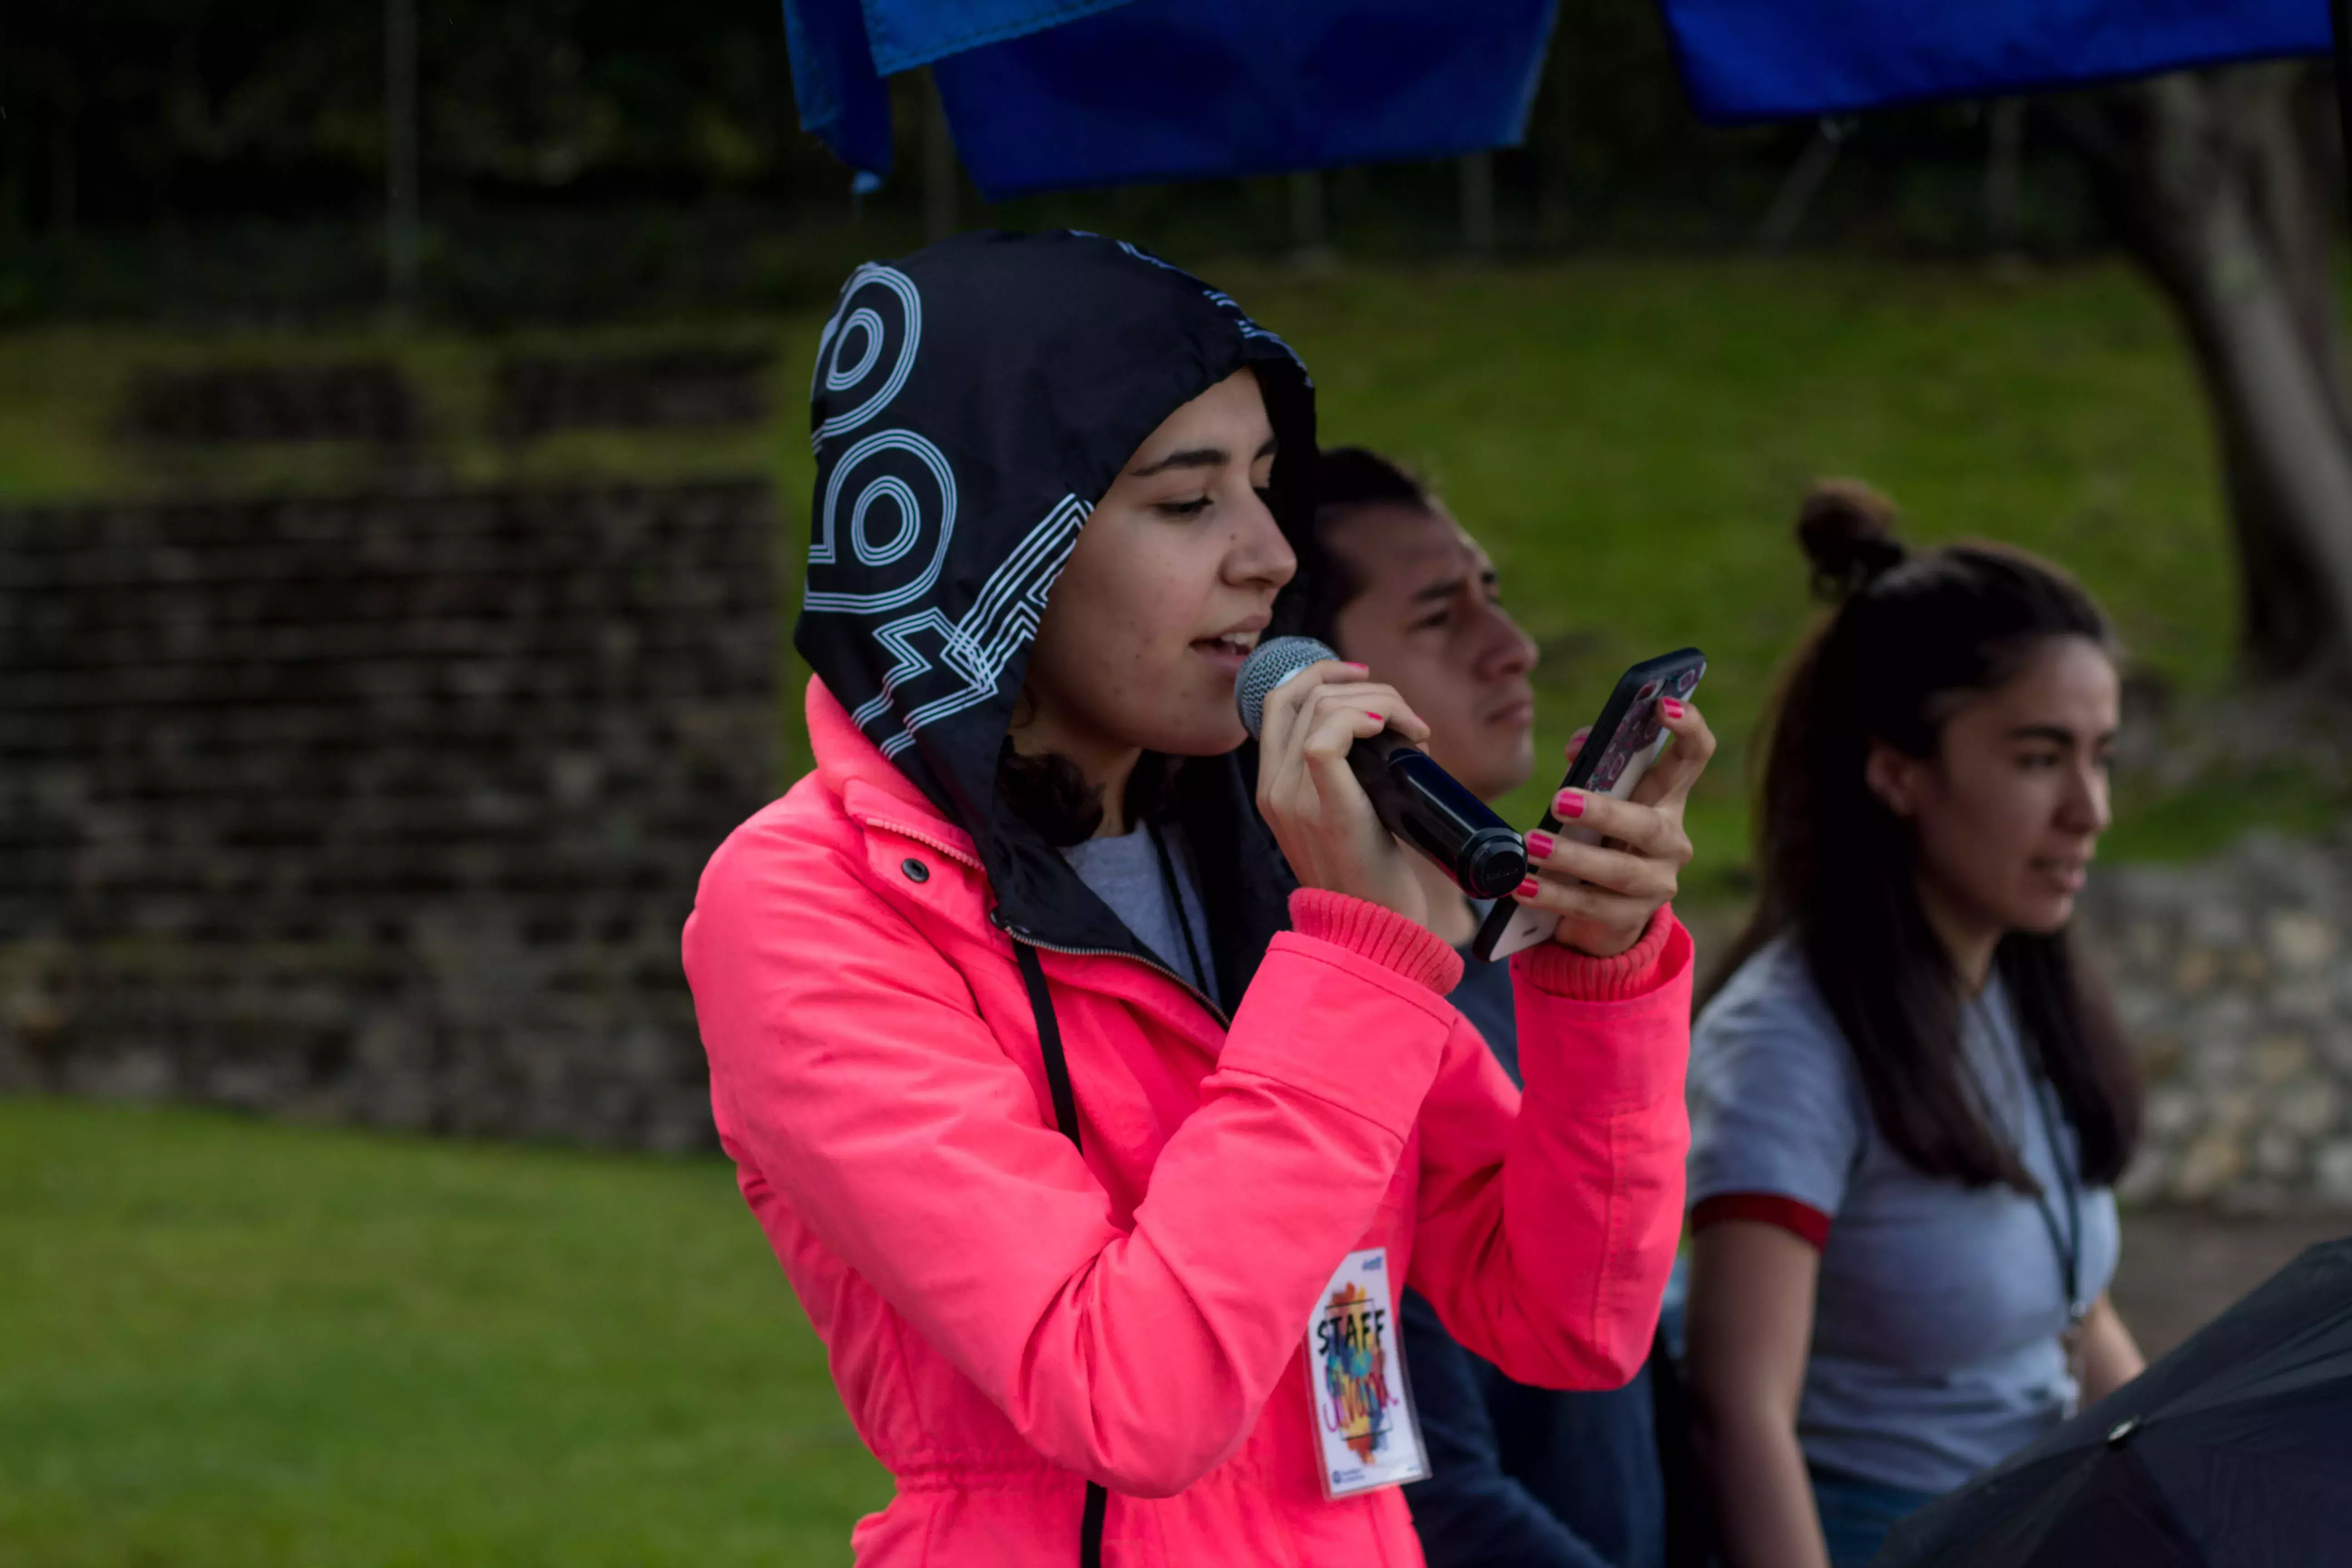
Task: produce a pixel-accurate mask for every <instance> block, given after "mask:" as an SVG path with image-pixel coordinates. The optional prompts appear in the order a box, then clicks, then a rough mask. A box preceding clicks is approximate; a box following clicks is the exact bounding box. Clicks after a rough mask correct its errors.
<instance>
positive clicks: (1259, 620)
mask: <svg viewBox="0 0 2352 1568" xmlns="http://www.w3.org/2000/svg"><path fill="white" fill-rule="evenodd" d="M1273 618H1274V617H1273V616H1267V615H1258V616H1251V617H1250V618H1249V619H1248V620H1246V621H1244V622H1242V623H1241V624H1240V625H1239V626H1228V627H1226V628H1225V629H1224V630H1223V631H1221V632H1219V633H1217V634H1216V635H1215V636H1214V637H1194V638H1193V639H1192V651H1193V652H1194V653H1195V654H1197V655H1199V656H1200V657H1201V658H1204V659H1206V660H1208V661H1209V663H1210V664H1212V665H1213V666H1214V667H1215V668H1216V669H1217V671H1218V672H1219V673H1220V674H1222V675H1223V677H1224V678H1225V679H1228V680H1230V679H1234V678H1236V677H1238V676H1239V675H1240V674H1241V672H1242V666H1243V665H1244V664H1247V663H1248V662H1249V657H1250V655H1251V654H1253V653H1255V652H1256V651H1257V639H1258V638H1259V637H1260V636H1261V635H1263V634H1264V633H1265V628H1266V623H1267V622H1269V621H1271V620H1272V619H1273Z"/></svg>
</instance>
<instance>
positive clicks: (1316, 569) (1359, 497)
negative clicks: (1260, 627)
mask: <svg viewBox="0 0 2352 1568" xmlns="http://www.w3.org/2000/svg"><path fill="white" fill-rule="evenodd" d="M1377 506H1401V507H1404V508H1407V509H1408V510H1413V511H1432V510H1435V508H1436V503H1435V502H1434V501H1433V500H1431V499H1430V494H1429V487H1428V486H1426V485H1424V484H1423V483H1422V482H1421V480H1419V479H1415V478H1414V477H1413V476H1412V474H1411V473H1410V472H1408V471H1407V470H1406V469H1404V468H1402V467H1401V466H1400V465H1398V464H1396V463H1394V462H1391V460H1390V459H1388V458H1383V457H1381V455H1380V454H1379V453H1378V452H1372V451H1367V450H1366V449H1365V448H1363V447H1327V448H1325V449H1324V450H1323V451H1322V452H1320V453H1319V454H1318V455H1317V458H1316V464H1315V540H1314V543H1315V548H1314V551H1313V552H1312V553H1311V554H1309V555H1307V556H1306V557H1303V558H1302V559H1301V560H1300V561H1299V563H1298V576H1297V578H1296V579H1294V580H1293V582H1292V584H1291V591H1292V593H1293V594H1295V595H1297V604H1298V629H1299V630H1300V631H1302V632H1304V633H1305V634H1306V635H1307V636H1308V637H1314V638H1315V639H1317V640H1318V641H1319V642H1323V643H1328V644H1329V645H1330V646H1331V647H1339V612H1340V611H1342V610H1344V609H1346V608H1347V607H1348V606H1349V605H1350V604H1351V603H1353V602H1354V600H1355V597H1356V595H1359V594H1360V593H1362V592H1363V591H1364V583H1363V580H1362V578H1360V577H1359V576H1358V575H1357V574H1356V570H1355V568H1354V567H1353V566H1351V565H1350V564H1349V562H1348V559H1347V557H1346V556H1344V555H1342V554H1341V553H1340V552H1339V551H1337V550H1334V549H1333V548H1332V547H1331V544H1332V540H1333V539H1334V537H1335V536H1336V535H1337V534H1338V532H1339V530H1340V529H1341V528H1343V527H1344V526H1346V523H1347V521H1348V519H1349V518H1351V517H1354V516H1357V515H1358V514H1360V513H1362V512H1364V511H1368V510H1370V509H1371V508H1373V507H1377Z"/></svg>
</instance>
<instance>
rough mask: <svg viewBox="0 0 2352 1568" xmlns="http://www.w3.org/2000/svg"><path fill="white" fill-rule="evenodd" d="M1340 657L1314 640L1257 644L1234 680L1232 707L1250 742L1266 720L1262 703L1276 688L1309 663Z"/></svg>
mask: <svg viewBox="0 0 2352 1568" xmlns="http://www.w3.org/2000/svg"><path fill="white" fill-rule="evenodd" d="M1327 658H1339V655H1338V654H1336V653H1333V652H1332V651H1331V650H1330V649H1329V648H1328V647H1324V646H1323V645H1322V644H1321V643H1319V642H1317V641H1316V640H1315V639H1314V638H1313V637H1276V638H1275V639H1274V640H1273V641H1272V642H1265V643H1260V644H1258V645H1257V651H1256V652H1255V653H1254V654H1252V655H1250V656H1249V662H1248V663H1246V664H1244V665H1243V666H1242V672H1241V674H1240V676H1239V677H1237V678H1236V679H1234V707H1235V708H1238V709H1240V710H1241V715H1242V727H1243V728H1244V729H1245V730H1247V731H1249V732H1250V739H1251V740H1253V741H1255V740H1256V739H1257V731H1258V726H1259V725H1260V724H1262V723H1263V722H1264V721H1265V700H1266V698H1267V696H1268V695H1269V694H1271V693H1272V692H1273V690H1274V689H1275V688H1276V687H1277V686H1279V685H1281V684H1282V683H1283V682H1284V681H1286V680H1288V679H1290V678H1291V677H1292V676H1294V675H1297V673H1298V672H1299V671H1300V670H1302V669H1305V668H1307V666H1308V665H1310V664H1320V663H1322V662H1323V661H1324V660H1325V659H1327Z"/></svg>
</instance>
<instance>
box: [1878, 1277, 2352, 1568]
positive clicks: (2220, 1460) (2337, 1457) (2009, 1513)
mask: <svg viewBox="0 0 2352 1568" xmlns="http://www.w3.org/2000/svg"><path fill="white" fill-rule="evenodd" d="M1873 1563H1874V1568H1931V1565H1932V1568H1966V1565H1969V1564H1981V1565H1983V1568H2059V1565H2062V1564H2063V1565H2065V1568H2075V1565H2077V1564H2084V1563H2089V1564H2095V1565H2100V1568H2109V1565H2112V1568H2174V1565H2176V1564H2178V1565H2179V1568H2221V1565H2223V1564H2239V1563H2244V1564H2264V1565H2270V1564H2275V1565H2277V1568H2305V1565H2308V1564H2318V1563H2352V1238H2347V1239H2346V1240H2343V1241H2332V1242H2326V1243H2324V1244H2323V1245H2321V1246H2318V1247H2313V1248H2311V1249H2310V1250H2309V1251H2307V1252H2305V1254H2304V1255H2303V1256H2302V1257H2300V1258H2296V1259H2295V1260H2294V1262H2293V1263H2290V1264H2288V1265H2287V1266H2286V1267H2285V1268H2283V1269H2281V1270H2280V1271H2279V1272H2278V1273H2277V1274H2276V1275H2275V1276H2273V1278H2272V1279H2271V1280H2270V1282H2269V1283H2268V1284H2265V1285H2264V1286H2263V1287H2262V1289H2258V1290H2256V1291H2255V1292H2254V1293H2253V1294H2252V1295H2251V1296H2248V1297H2247V1298H2246V1299H2245V1300H2242V1301H2240V1302H2239V1303H2238V1304H2237V1305H2236V1306H2234V1307H2232V1308H2231V1309H2230V1310H2228V1311H2226V1312H2224V1313H2222V1314H2221V1316H2220V1317H2219V1318H2216V1319H2214V1320H2213V1321H2212V1322H2210V1323H2209V1324H2207V1325H2206V1326H2205V1327H2204V1328H2203V1329H2201V1330H2200V1331H2198V1333H2197V1334H2196V1336H2195V1337H2194V1338H2192V1339H2190V1340H2189V1342H2188V1343H2186V1344H2184V1345H2182V1346H2181V1347H2180V1348H2179V1349H2178V1350H2176V1351H2174V1352H2172V1353H2171V1354H2170V1355H2168V1356H2166V1357H2164V1358H2163V1359H2162V1360H2160V1361H2158V1362H2157V1363H2156V1364H2154V1365H2153V1366H2151V1367H2149V1368H2148V1369H2147V1372H2145V1373H2141V1374H2140V1376H2139V1377H2137V1379H2135V1380H2134V1381H2132V1382H2131V1383H2129V1384H2126V1385H2125V1386H2124V1387H2123V1388H2121V1389H2119V1390H2118V1391H2116V1393H2115V1394H2111V1395H2109V1396H2108V1397H2107V1398H2105V1399H2103V1400H2101V1401H2099V1403H2098V1404H2096V1405H2092V1406H2091V1407H2090V1408H2089V1409H2088V1410H2085V1411H2083V1412H2082V1413H2081V1414H2079V1415H2076V1416H2074V1419H2072V1420H2071V1421H2068V1422H2067V1423H2065V1424H2064V1425H2063V1426H2060V1427H2059V1428H2058V1429H2057V1430H2056V1431H2054V1432H2053V1433H2051V1434H2050V1435H2049V1436H2046V1437H2044V1438H2042V1441H2040V1442H2038V1443H2036V1444H2034V1445H2033V1446H2032V1447H2029V1448H2027V1449H2025V1450H2024V1451H2023V1452H2021V1453H2020V1454H2018V1455H2016V1456H2015V1457H2014V1458H2011V1459H2010V1460H2008V1461H2007V1462H2006V1463H2004V1464H2002V1465H2001V1466H2000V1467H1999V1468H1996V1469H1993V1470H1990V1471H1989V1472H1987V1473H1986V1474H1985V1475H1983V1476H1981V1477H1979V1479H1976V1480H1975V1481H1972V1482H1970V1483H1969V1485H1968V1486H1966V1487H1963V1488H1961V1489H1959V1490H1958V1491H1957V1492H1954V1493H1952V1494H1951V1495H1950V1496H1948V1497H1946V1498H1943V1499H1940V1500H1937V1502H1935V1503H1933V1504H1931V1505H1930V1506H1929V1507H1927V1509H1925V1510H1921V1511H1920V1512H1919V1513H1917V1514H1915V1515H1913V1516H1912V1517H1911V1518H1910V1519H1908V1520H1906V1521H1904V1522H1903V1523H1902V1524H1901V1525H1899V1526H1897V1527H1896V1528H1895V1533H1894V1535H1893V1536H1892V1537H1890V1538H1889V1539H1888V1541H1887V1543H1886V1545H1885V1549H1884V1550H1882V1551H1881V1552H1879V1554H1878V1556H1877V1557H1876V1558H1875V1559H1874V1560H1873Z"/></svg>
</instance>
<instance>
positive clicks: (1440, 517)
mask: <svg viewBox="0 0 2352 1568" xmlns="http://www.w3.org/2000/svg"><path fill="white" fill-rule="evenodd" d="M1324 537H1325V539H1326V540H1327V541H1328V544H1329V547H1330V549H1331V550H1332V551H1333V552H1336V553H1337V554H1339V556H1340V557H1341V558H1342V559H1343V560H1344V561H1345V562H1346V563H1347V564H1348V566H1349V568H1350V569H1351V570H1352V571H1353V572H1354V574H1355V578H1356V581H1357V582H1358V583H1360V584H1362V585H1363V588H1362V591H1361V592H1360V593H1359V594H1358V595H1356V597H1355V598H1354V599H1353V600H1351V601H1350V602H1349V605H1348V607H1347V608H1346V609H1344V610H1342V611H1340V612H1339V623H1338V631H1339V655H1340V657H1341V658H1350V659H1354V660H1355V661H1356V662H1358V663H1360V664H1368V665H1370V666H1371V669H1372V679H1375V680H1385V681H1387V682H1389V683H1390V684H1391V685H1392V686H1394V687H1395V688H1396V689H1397V690H1398V691H1399V692H1400V693H1401V694H1402V696H1403V698H1404V700H1406V701H1407V702H1410V703H1412V710H1413V711H1414V712H1416V713H1418V714H1420V715H1421V716H1422V717H1423V719H1425V720H1427V721H1429V727H1430V737H1429V754H1430V755H1431V756H1433V757H1434V758H1435V759H1436V760H1437V763H1438V765H1439V766H1441V767H1443V768H1444V769H1445V771H1446V772H1447V773H1452V774H1453V775H1454V777H1455V778H1457V779H1459V780H1461V781H1462V783H1463V784H1464V785H1465V786H1466V787H1467V788H1468V789H1469V790H1470V791H1471V792H1472V793H1473V794H1475V795H1477V796H1478V797H1479V798H1481V799H1482V800H1493V799H1495V798H1496V797H1497V796H1500V795H1506V794H1507V793H1509V792H1510V791H1511V790H1514V789H1516V788H1517V787H1518V786H1519V785H1520V784H1524V783H1526V782H1527V777H1528V773H1529V772H1530V771H1532V770H1533V768H1534V766H1535V748H1534V734H1535V716H1536V702H1535V689H1534V688H1533V687H1532V686H1530V685H1529V684H1528V671H1529V670H1531V669H1533V668H1535V663H1536V645H1535V644H1534V643H1533V642H1532V641H1531V640H1529V638H1528V635H1527V633H1525V632H1523V631H1521V630H1519V628H1518V625H1517V622H1515V621H1513V620H1512V619H1511V617H1510V616H1509V615H1507V613H1505V611H1504V609H1503V605H1502V601H1501V599H1500V597H1499V595H1498V594H1497V592H1496V579H1495V565H1494V563H1493V562H1491V561H1489V560H1487V559H1486V552H1485V551H1483V550H1481V549H1479V548H1478V542H1477V541H1475V540H1474V539H1472V538H1471V537H1470V536H1469V534H1467V533H1465V532H1464V531H1463V529H1462V525H1461V524H1460V523H1458V522H1456V521H1454V519H1453V517H1452V515H1451V514H1449V513H1448V512H1447V511H1445V510H1444V508H1442V507H1439V508H1436V509H1434V510H1430V511H1421V510H1416V509H1414V508H1412V507H1408V506H1401V505H1381V506H1374V507H1367V508H1365V509H1363V510H1360V511H1355V512H1350V513H1349V514H1347V515H1344V516H1342V517H1339V518H1337V519H1335V520H1334V521H1333V522H1332V524H1331V526H1330V527H1329V529H1328V531H1326V533H1325V536H1324Z"/></svg>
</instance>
